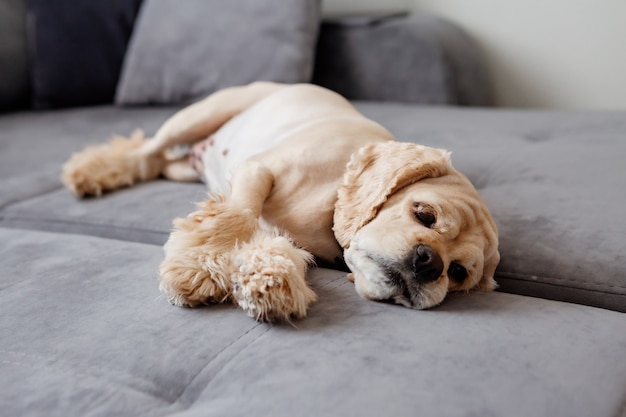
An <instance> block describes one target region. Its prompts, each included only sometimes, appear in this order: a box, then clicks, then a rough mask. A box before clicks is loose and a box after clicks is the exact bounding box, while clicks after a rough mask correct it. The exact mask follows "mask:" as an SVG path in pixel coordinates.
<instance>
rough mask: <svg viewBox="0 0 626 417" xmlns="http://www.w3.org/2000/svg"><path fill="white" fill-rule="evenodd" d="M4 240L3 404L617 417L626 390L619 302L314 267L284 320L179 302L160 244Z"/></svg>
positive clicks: (11, 235)
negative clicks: (298, 309) (380, 286)
mask: <svg viewBox="0 0 626 417" xmlns="http://www.w3.org/2000/svg"><path fill="white" fill-rule="evenodd" d="M0 239H1V241H2V242H11V246H10V247H8V248H6V250H3V261H2V262H1V263H0V306H1V307H0V312H1V314H0V332H2V334H3V337H2V338H0V352H1V354H2V360H1V361H0V384H1V387H2V389H1V390H0V405H1V406H2V410H3V415H7V416H9V415H11V416H17V415H20V416H37V415H46V416H49V417H54V416H63V417H68V416H83V415H90V416H111V415H125V416H126V415H128V416H130V415H132V416H174V415H175V416H245V415H274V416H294V415H298V416H320V415H332V416H345V415H361V416H381V415H421V414H426V415H433V414H434V415H441V416H471V415H476V416H478V415H480V416H497V415H506V416H528V415H532V416H537V417H542V416H546V417H547V416H550V417H554V416H572V415H593V416H600V417H603V416H607V417H608V416H616V415H619V412H620V407H621V406H622V405H623V404H622V401H623V398H624V386H626V351H625V350H624V349H623V347H624V345H625V344H626V321H625V320H624V315H623V314H620V313H616V312H612V311H607V310H602V309H594V308H589V307H585V306H580V305H574V304H566V303H558V302H552V301H547V300H540V299H534V298H530V297H522V296H516V295H509V294H503V293H471V294H469V295H459V296H454V297H451V298H450V300H448V302H447V303H445V304H444V305H443V306H441V307H440V308H438V309H437V310H431V311H413V310H409V309H405V308H402V307H399V306H393V305H389V304H384V303H374V302H368V301H365V300H363V299H361V298H359V296H358V295H357V294H356V292H355V291H354V288H353V284H351V283H349V282H348V281H347V280H346V277H345V274H344V273H341V272H338V271H331V270H323V269H318V270H313V271H311V272H310V273H309V276H308V278H309V280H310V282H311V285H312V286H313V288H314V289H315V290H316V291H317V292H318V294H319V295H320V300H319V301H318V302H317V303H316V304H314V305H313V307H312V309H311V311H310V318H308V319H306V320H304V321H301V322H298V323H297V328H292V327H290V326H271V325H267V324H259V323H257V322H255V321H253V320H250V319H249V318H248V317H246V316H245V315H244V314H241V311H239V310H237V309H236V308H235V307H234V306H231V305H215V306H207V307H204V308H199V309H184V308H176V307H172V306H170V305H169V304H168V303H167V301H166V300H165V299H164V298H163V297H161V296H160V295H159V293H158V290H157V282H156V269H155V268H154V266H155V265H157V263H158V262H159V261H160V259H161V257H162V252H161V248H159V247H157V246H152V245H144V244H137V243H125V242H119V241H114V240H109V239H101V238H95V237H89V236H77V235H68V234H56V233H53V234H51V233H43V232H30V231H22V230H6V229H2V228H0ZM565 348H566V351H567V352H566V353H564V349H565ZM451 393H454V395H451Z"/></svg>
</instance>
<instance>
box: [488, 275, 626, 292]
mask: <svg viewBox="0 0 626 417" xmlns="http://www.w3.org/2000/svg"><path fill="white" fill-rule="evenodd" d="M500 277H501V278H505V279H516V280H520V281H526V282H533V283H540V284H550V285H558V286H561V287H567V288H572V289H582V290H587V291H601V292H607V293H611V294H615V293H614V292H612V291H610V290H609V289H610V288H616V289H620V290H625V291H626V287H624V286H621V285H611V284H598V283H593V282H584V281H580V280H577V279H573V278H559V277H547V276H541V275H529V274H521V273H515V272H497V273H496V280H497V279H498V278H500ZM532 277H535V278H536V279H533V278H532ZM541 280H546V281H548V282H542V281H541ZM549 281H557V282H556V283H555V282H549ZM559 281H561V283H559ZM564 281H569V282H574V283H577V284H581V285H588V286H590V287H597V288H599V289H589V288H584V287H582V286H581V287H572V286H571V285H566V284H564V283H562V282H564ZM620 295H626V294H620Z"/></svg>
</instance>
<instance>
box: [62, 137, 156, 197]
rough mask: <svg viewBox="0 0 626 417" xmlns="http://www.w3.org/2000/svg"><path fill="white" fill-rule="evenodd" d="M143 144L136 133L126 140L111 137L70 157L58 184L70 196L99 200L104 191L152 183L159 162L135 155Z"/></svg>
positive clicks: (143, 141)
mask: <svg viewBox="0 0 626 417" xmlns="http://www.w3.org/2000/svg"><path fill="white" fill-rule="evenodd" d="M145 142H146V141H145V139H144V137H143V134H142V133H141V132H139V131H138V132H135V133H133V135H131V137H130V138H122V137H115V138H113V140H111V141H110V142H109V143H107V144H104V145H98V146H90V147H88V148H86V149H84V150H83V151H81V152H78V153H75V154H74V155H72V157H71V158H70V159H69V160H68V161H67V162H66V163H65V164H64V165H63V172H62V174H61V181H62V182H63V184H64V185H65V187H66V188H67V189H68V190H69V191H70V192H72V193H73V194H75V195H77V196H78V197H84V196H88V195H92V196H100V195H102V193H103V192H105V191H112V190H116V189H118V188H123V187H129V186H132V185H133V184H135V183H136V182H137V181H145V180H149V179H154V178H156V177H157V176H158V174H159V172H160V170H161V168H162V164H163V161H162V160H161V159H160V157H157V156H152V157H147V156H143V155H141V154H140V153H139V152H138V150H139V148H140V147H141V146H142V145H143V144H144V143H145Z"/></svg>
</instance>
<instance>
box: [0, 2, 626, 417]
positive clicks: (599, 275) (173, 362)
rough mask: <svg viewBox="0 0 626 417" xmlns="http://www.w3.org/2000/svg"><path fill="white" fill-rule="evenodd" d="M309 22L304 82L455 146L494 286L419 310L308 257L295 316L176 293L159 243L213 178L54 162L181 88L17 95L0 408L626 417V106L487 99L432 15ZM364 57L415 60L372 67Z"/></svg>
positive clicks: (1, 228) (143, 121) (397, 127)
mask: <svg viewBox="0 0 626 417" xmlns="http://www.w3.org/2000/svg"><path fill="white" fill-rule="evenodd" d="M35 3H36V2H35ZM395 36H397V37H398V42H393V39H394V37H395ZM319 39H320V41H319V43H318V47H317V59H316V62H317V68H316V69H315V72H314V74H313V80H314V81H315V82H317V83H320V84H323V85H329V86H333V87H334V88H336V89H338V90H341V89H342V88H345V90H344V91H342V93H344V94H346V95H347V96H348V97H349V98H351V99H353V100H354V104H355V105H356V106H357V107H358V108H359V109H360V110H361V111H362V112H363V113H364V114H365V115H367V116H368V117H371V118H372V119H374V120H376V121H378V122H380V123H381V124H383V125H384V126H386V127H387V128H388V129H390V130H391V131H392V132H393V133H394V134H395V135H396V137H397V139H398V140H401V141H411V142H417V143H422V144H426V145H431V146H437V147H443V148H447V149H449V150H451V151H452V152H453V162H454V164H455V166H456V167H457V168H458V169H460V170H461V171H463V172H464V173H466V174H467V175H468V177H469V178H470V180H471V181H472V182H473V183H474V184H475V186H476V187H477V188H478V190H479V192H480V193H481V195H482V196H483V197H484V198H485V200H486V201H487V203H488V205H489V206H490V208H491V210H492V213H493V215H494V218H495V220H496V223H497V224H498V226H499V229H500V234H501V244H500V248H501V254H502V261H501V264H500V265H499V267H498V270H497V273H496V279H497V281H498V283H499V284H500V289H499V290H498V291H496V292H492V293H481V292H471V293H468V294H455V295H451V296H449V297H448V298H447V299H446V300H445V302H444V303H443V304H442V305H441V306H439V307H437V308H434V309H432V310H427V311H413V310H409V309H406V308H403V307H399V306H394V305H389V304H385V303H375V302H371V301H365V300H363V299H360V298H359V297H358V295H357V294H356V292H355V291H354V288H353V285H352V284H351V283H350V282H348V281H347V279H346V273H345V271H341V270H338V269H328V268H321V267H320V268H315V269H312V270H311V271H310V273H309V280H310V283H311V286H312V287H313V288H314V290H315V291H316V292H317V294H318V295H319V301H317V302H316V303H315V304H314V305H313V306H312V308H311V309H310V311H309V315H308V317H307V318H306V319H304V320H301V321H298V322H296V323H294V326H289V325H269V324H264V323H258V322H255V321H254V320H252V319H250V318H248V317H247V316H246V315H245V314H243V313H242V312H241V311H239V310H238V309H237V308H235V307H234V306H231V305H211V306H207V307H204V308H198V309H183V308H176V307H172V306H170V305H169V304H168V303H167V301H166V300H165V299H164V298H163V297H161V296H160V294H159V292H158V288H157V287H158V285H157V267H158V264H159V263H160V261H161V259H162V248H161V245H162V244H163V243H164V242H165V240H166V238H167V236H168V232H169V229H170V224H171V220H172V218H174V217H176V216H184V215H186V214H187V213H188V212H190V211H191V210H192V208H193V203H194V202H195V201H199V200H202V199H203V198H204V196H205V189H204V187H203V186H202V185H201V184H174V183H170V182H166V181H160V180H159V181H154V182H151V183H146V184H141V185H140V186H137V187H135V188H133V189H127V190H122V191H119V192H116V193H112V194H109V195H106V196H104V197H103V198H100V199H86V200H77V199H76V198H74V197H73V196H72V195H70V194H69V193H68V192H66V191H65V190H64V189H63V188H62V186H61V184H60V182H59V173H60V167H61V165H62V163H63V162H64V161H65V160H66V159H67V158H68V156H69V155H70V154H71V153H72V152H75V151H77V150H79V149H81V148H82V147H84V146H85V145H87V144H90V143H98V142H101V141H103V140H104V139H106V138H107V137H109V136H111V135H112V134H128V133H130V132H131V131H132V130H133V129H135V128H136V127H141V128H143V129H144V130H145V131H146V132H148V133H153V132H154V131H155V130H156V128H157V127H158V126H159V124H160V123H162V122H163V121H164V120H165V119H166V118H167V117H168V116H169V115H171V114H172V113H173V112H175V111H176V109H177V108H180V105H174V106H158V107H155V106H138V107H122V106H116V105H113V104H101V105H99V106H89V107H88V106H83V107H72V108H63V109H58V108H57V109H49V110H38V111H33V110H29V109H24V108H21V109H15V108H13V109H12V110H11V111H9V112H5V113H4V114H0V178H1V179H2V181H1V182H0V242H1V243H0V248H1V249H0V306H1V307H0V312H1V313H0V335H1V338H0V415H2V416H47V417H49V416H64V417H68V416H186V417H191V416H243V415H261V416H265V415H268V416H269V415H272V416H351V415H359V416H390V415H395V416H409V415H411V416H412V415H430V416H550V417H553V416H568V417H571V416H597V417H605V416H606V417H615V416H626V315H624V312H625V311H626V269H625V267H624V265H626V216H625V215H624V207H625V206H626V192H625V191H624V190H625V185H626V168H624V157H625V156H626V113H624V112H584V111H548V110H512V109H496V108H488V107H484V106H485V105H487V104H489V91H488V85H486V84H485V82H486V80H487V76H486V74H485V72H484V68H483V67H482V66H481V61H480V59H479V58H478V57H479V52H478V50H477V49H476V48H475V46H474V45H473V44H472V42H471V41H470V39H468V38H467V37H466V36H465V35H464V34H463V33H461V32H460V31H459V30H458V29H457V28H455V27H454V26H452V25H450V24H448V23H445V22H442V21H439V20H437V19H435V18H431V17H411V18H408V19H407V18H398V19H387V20H380V21H378V20H374V21H372V20H366V21H358V22H356V23H355V22H354V21H349V22H347V23H346V22H345V21H344V22H327V23H325V24H324V25H323V26H322V29H321V31H320V34H319ZM389 48H392V49H393V48H397V49H394V50H390V49H389ZM347 51H350V53H347ZM368 51H369V53H368ZM372 53H373V54H374V55H376V54H378V56H379V57H380V56H383V55H384V54H386V55H385V56H386V57H387V58H386V60H383V61H382V63H383V64H384V65H392V66H393V57H394V56H398V57H400V56H401V57H402V58H401V59H400V60H401V61H403V62H404V61H406V63H405V65H403V66H400V67H398V66H396V67H394V69H393V71H391V70H390V71H382V72H381V70H380V67H376V65H379V64H380V63H381V60H372V59H371V55H370V54H372ZM424 57H428V58H427V59H426V58H424ZM14 62H15V61H14ZM31 62H32V61H31ZM368 62H369V63H368ZM368 65H370V66H371V67H368ZM355 66H361V67H355ZM0 70H1V69H0ZM371 77H373V78H374V79H375V80H376V82H375V83H374V85H372V83H371V79H372V78H371ZM338 79H339V80H343V81H341V82H337V80H338ZM403 83H404V85H410V86H411V87H410V88H409V87H407V88H402V85H403ZM34 88H36V86H35V87H34ZM420 88H421V89H422V90H420ZM419 91H424V94H423V96H422V97H421V98H420V95H419ZM31 93H32V91H31ZM22 99H23V97H22ZM26 101H27V100H25V99H23V100H22V101H21V102H22V103H24V102H26ZM16 102H17V101H16ZM458 104H468V105H474V107H460V106H458ZM478 105H480V106H482V107H478Z"/></svg>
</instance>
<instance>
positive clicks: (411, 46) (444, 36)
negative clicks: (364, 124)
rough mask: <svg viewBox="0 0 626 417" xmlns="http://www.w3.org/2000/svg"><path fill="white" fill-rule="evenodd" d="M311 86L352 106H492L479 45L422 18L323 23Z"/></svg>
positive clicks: (439, 21)
mask: <svg viewBox="0 0 626 417" xmlns="http://www.w3.org/2000/svg"><path fill="white" fill-rule="evenodd" d="M316 51H317V52H316V53H317V55H316V59H315V72H314V75H313V82H314V83H315V84H319V85H321V86H324V87H327V88H330V89H331V90H334V91H337V92H338V93H340V94H341V95H343V96H344V97H346V98H349V99H353V100H373V101H393V102H406V103H424V104H461V105H474V106H486V105H490V104H492V95H491V88H490V86H489V77H488V74H487V70H486V67H485V65H484V64H483V60H482V52H481V50H480V48H479V47H478V45H477V44H476V43H475V42H474V41H473V40H472V39H471V38H470V37H469V36H468V35H467V34H465V33H464V32H462V31H461V30H460V29H459V28H458V27H456V26H454V25H452V24H450V23H448V22H447V21H445V20H442V19H438V18H435V17H432V16H426V15H411V16H386V17H371V18H359V19H354V18H344V19H332V20H327V21H325V22H323V24H322V26H321V29H320V35H319V40H318V45H317V50H316Z"/></svg>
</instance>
